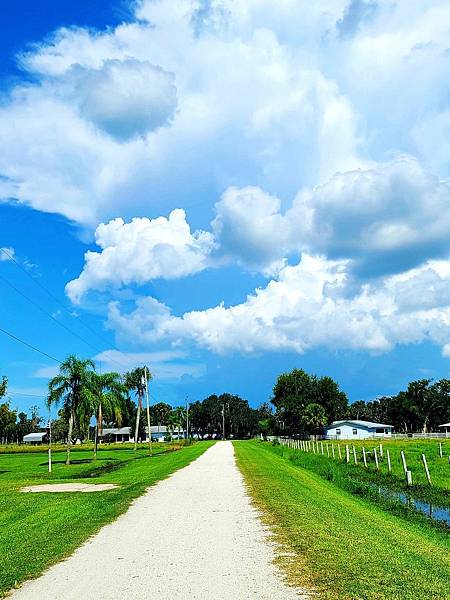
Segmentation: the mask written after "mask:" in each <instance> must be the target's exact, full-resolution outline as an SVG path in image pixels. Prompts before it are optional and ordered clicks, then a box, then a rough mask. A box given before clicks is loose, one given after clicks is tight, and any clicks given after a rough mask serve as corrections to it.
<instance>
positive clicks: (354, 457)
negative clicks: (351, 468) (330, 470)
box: [353, 446, 358, 465]
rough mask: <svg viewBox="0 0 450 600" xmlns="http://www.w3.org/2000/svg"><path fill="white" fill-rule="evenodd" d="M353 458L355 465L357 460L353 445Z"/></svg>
mask: <svg viewBox="0 0 450 600" xmlns="http://www.w3.org/2000/svg"><path fill="white" fill-rule="evenodd" d="M353 459H354V461H355V465H357V464H358V461H357V460H356V450H355V446H353Z"/></svg>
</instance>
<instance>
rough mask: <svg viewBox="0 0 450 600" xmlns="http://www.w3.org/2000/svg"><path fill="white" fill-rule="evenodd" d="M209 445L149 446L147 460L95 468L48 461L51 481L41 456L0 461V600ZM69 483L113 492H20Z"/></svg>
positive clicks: (79, 459)
mask: <svg viewBox="0 0 450 600" xmlns="http://www.w3.org/2000/svg"><path fill="white" fill-rule="evenodd" d="M210 445H211V442H200V443H196V444H194V445H192V446H187V447H185V448H182V449H180V450H178V451H176V452H175V451H171V449H170V447H169V446H168V445H167V444H159V445H158V444H154V456H153V457H149V456H148V455H147V450H146V449H142V450H139V451H138V452H137V453H134V452H133V451H132V450H126V449H121V450H110V451H103V452H102V453H101V455H100V456H99V458H98V459H97V461H96V462H92V452H90V451H87V452H83V451H79V452H77V454H76V457H75V456H73V458H74V461H73V464H72V465H70V466H66V465H65V464H64V459H65V453H64V452H61V453H54V455H53V458H54V461H55V462H54V467H53V472H52V473H51V474H50V473H48V472H47V470H46V469H47V463H46V457H45V456H43V455H42V454H40V453H29V454H5V455H2V456H0V532H1V535H0V596H1V595H2V594H4V593H5V592H7V591H8V590H9V589H11V588H12V587H14V586H15V585H16V584H18V583H20V582H22V581H24V580H26V579H30V578H32V577H36V576H37V575H39V574H40V573H41V572H42V571H43V570H44V569H45V568H46V567H48V566H49V565H51V564H54V563H56V562H58V561H59V560H61V559H62V558H64V557H65V556H68V555H69V554H71V553H72V552H73V551H74V550H75V549H76V548H77V547H78V546H79V545H80V544H82V543H83V542H84V541H85V540H86V539H87V538H88V537H89V536H91V535H93V534H94V533H96V532H97V531H98V530H99V529H100V528H101V527H102V526H103V525H105V524H106V523H109V522H111V521H113V520H114V519H116V518H117V517H118V516H119V515H120V514H121V513H123V512H124V511H125V510H126V509H127V508H128V506H129V505H130V503H131V502H132V500H134V499H135V498H137V497H138V496H140V495H141V494H142V493H143V492H144V491H145V489H146V488H147V487H149V486H150V485H153V484H154V483H156V482H157V481H159V480H161V479H164V478H165V477H167V476H168V475H170V474H171V473H173V472H174V471H176V470H177V469H180V468H182V467H185V466H186V465H188V464H189V463H190V462H191V461H192V460H194V459H196V458H197V457H198V456H200V455H201V454H202V453H203V452H204V451H205V450H206V449H207V448H208V447H210ZM93 477H94V478H95V479H94V480H93V479H92V478H93ZM68 479H70V480H71V481H73V482H80V481H86V479H88V480H89V481H90V482H95V483H115V484H117V485H119V486H120V487H119V488H117V489H114V490H110V491H107V492H95V493H92V494H83V493H51V494H48V493H39V494H23V493H21V492H20V491H19V490H20V488H21V487H23V486H25V485H33V484H38V483H58V482H61V481H62V480H64V481H67V480H68Z"/></svg>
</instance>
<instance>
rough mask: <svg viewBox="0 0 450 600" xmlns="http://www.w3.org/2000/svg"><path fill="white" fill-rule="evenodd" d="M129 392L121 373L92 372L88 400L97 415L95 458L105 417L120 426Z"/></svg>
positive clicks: (91, 410)
mask: <svg viewBox="0 0 450 600" xmlns="http://www.w3.org/2000/svg"><path fill="white" fill-rule="evenodd" d="M126 393H127V388H126V386H125V385H124V384H123V383H122V380H121V376H120V375H119V373H114V372H112V373H103V374H98V373H94V372H93V373H90V381H89V388H88V392H87V395H88V401H89V408H90V414H94V415H95V421H96V423H95V441H94V460H95V459H96V458H97V445H98V434H99V433H101V432H102V427H103V417H105V418H106V419H107V420H108V421H114V422H116V423H117V424H118V425H119V426H120V424H121V422H122V407H123V404H124V402H125V395H126Z"/></svg>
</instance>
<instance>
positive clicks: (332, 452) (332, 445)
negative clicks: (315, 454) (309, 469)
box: [331, 444, 334, 458]
mask: <svg viewBox="0 0 450 600" xmlns="http://www.w3.org/2000/svg"><path fill="white" fill-rule="evenodd" d="M331 454H332V455H333V458H334V444H331Z"/></svg>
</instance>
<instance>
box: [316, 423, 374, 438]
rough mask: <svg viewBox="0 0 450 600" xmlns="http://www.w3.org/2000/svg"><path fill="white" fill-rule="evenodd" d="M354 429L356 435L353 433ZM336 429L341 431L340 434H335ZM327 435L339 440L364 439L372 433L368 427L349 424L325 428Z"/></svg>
mask: <svg viewBox="0 0 450 600" xmlns="http://www.w3.org/2000/svg"><path fill="white" fill-rule="evenodd" d="M354 429H355V430H356V435H355V434H354V433H353V430H354ZM338 430H340V432H341V434H340V435H338V434H337V431H338ZM327 435H329V436H331V437H337V438H338V439H340V440H364V439H366V438H370V437H372V433H371V432H370V431H369V430H368V429H363V428H362V427H357V426H355V427H352V426H351V425H341V426H339V427H332V428H331V429H327Z"/></svg>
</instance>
